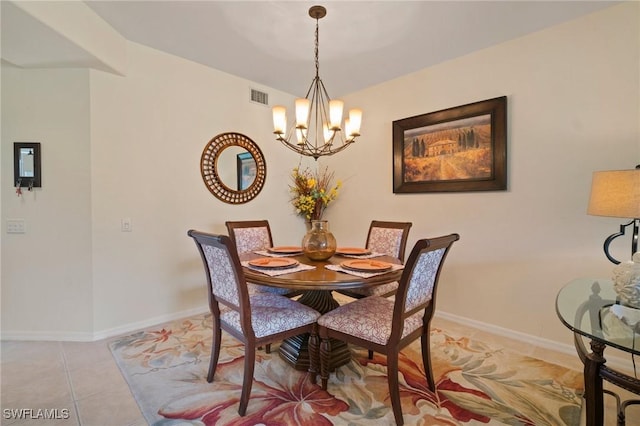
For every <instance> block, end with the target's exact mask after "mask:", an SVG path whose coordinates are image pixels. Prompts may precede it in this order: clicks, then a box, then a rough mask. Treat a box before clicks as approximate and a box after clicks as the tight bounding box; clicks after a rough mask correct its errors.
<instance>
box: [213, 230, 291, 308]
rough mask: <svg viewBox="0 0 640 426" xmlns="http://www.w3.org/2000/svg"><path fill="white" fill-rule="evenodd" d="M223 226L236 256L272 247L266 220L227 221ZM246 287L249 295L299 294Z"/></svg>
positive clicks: (258, 287) (256, 286)
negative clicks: (233, 246)
mask: <svg viewBox="0 0 640 426" xmlns="http://www.w3.org/2000/svg"><path fill="white" fill-rule="evenodd" d="M225 225H226V227H227V231H228V232H229V237H230V238H231V241H233V243H234V244H235V245H236V250H237V252H238V255H241V254H243V253H250V252H253V251H256V250H266V249H268V248H270V247H273V239H272V238H271V227H270V226H269V221H267V220H245V221H227V222H225ZM247 285H248V286H249V292H250V293H251V294H254V293H275V294H281V295H284V296H287V297H293V296H297V295H298V294H300V293H299V292H292V291H291V290H287V289H286V288H275V287H268V286H264V285H259V284H253V283H248V284H247Z"/></svg>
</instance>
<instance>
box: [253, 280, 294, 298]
mask: <svg viewBox="0 0 640 426" xmlns="http://www.w3.org/2000/svg"><path fill="white" fill-rule="evenodd" d="M247 290H248V291H249V295H254V294H260V293H270V294H280V295H282V296H284V295H287V294H289V293H292V291H291V290H289V289H288V288H278V287H269V286H268V285H260V284H254V283H249V282H248V283H247Z"/></svg>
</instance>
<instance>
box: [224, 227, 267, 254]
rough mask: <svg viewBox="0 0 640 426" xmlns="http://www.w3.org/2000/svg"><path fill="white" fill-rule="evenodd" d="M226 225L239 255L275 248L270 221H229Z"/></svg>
mask: <svg viewBox="0 0 640 426" xmlns="http://www.w3.org/2000/svg"><path fill="white" fill-rule="evenodd" d="M225 225H226V226H227V230H228V232H229V237H230V238H231V241H233V243H234V244H235V245H236V250H237V251H238V254H242V253H248V252H251V251H255V250H264V249H267V248H269V247H273V239H272V238H271V227H270V226H269V221H268V220H242V221H227V222H225Z"/></svg>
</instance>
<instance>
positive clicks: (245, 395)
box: [238, 345, 256, 416]
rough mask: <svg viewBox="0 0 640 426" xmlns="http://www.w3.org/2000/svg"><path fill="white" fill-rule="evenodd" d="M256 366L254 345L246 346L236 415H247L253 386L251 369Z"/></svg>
mask: <svg viewBox="0 0 640 426" xmlns="http://www.w3.org/2000/svg"><path fill="white" fill-rule="evenodd" d="M255 364H256V348H255V346H254V345H246V346H245V352H244V378H243V379H242V394H241V395H240V408H238V414H240V415H241V416H244V415H245V414H246V413H247V405H248V404H249V395H250V394H251V386H252V385H253V369H254V367H255Z"/></svg>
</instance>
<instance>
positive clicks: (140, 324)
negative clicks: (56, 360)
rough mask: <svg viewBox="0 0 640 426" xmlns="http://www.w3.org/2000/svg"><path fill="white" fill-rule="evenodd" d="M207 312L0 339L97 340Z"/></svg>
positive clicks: (201, 309) (1, 337)
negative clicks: (83, 330)
mask: <svg viewBox="0 0 640 426" xmlns="http://www.w3.org/2000/svg"><path fill="white" fill-rule="evenodd" d="M207 312H209V306H208V305H207V306H201V307H198V308H193V309H187V310H184V311H180V312H174V313H171V314H167V315H160V316H157V317H153V318H149V319H146V320H143V321H137V322H133V323H129V324H125V325H123V326H120V327H115V328H111V329H108V330H102V331H97V332H74V331H69V332H58V331H55V332H33V331H12V332H4V331H3V332H2V333H1V334H0V340H38V341H61V342H95V341H97V340H102V339H108V338H111V337H115V336H119V335H122V334H126V333H131V332H133V331H137V330H141V329H144V328H147V327H152V326H154V325H158V324H163V323H165V322H170V321H173V320H177V319H180V318H186V317H189V316H193V315H199V314H203V313H207Z"/></svg>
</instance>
